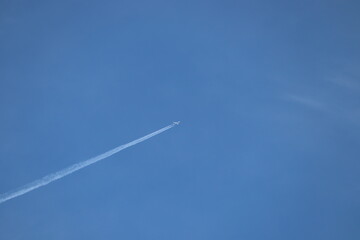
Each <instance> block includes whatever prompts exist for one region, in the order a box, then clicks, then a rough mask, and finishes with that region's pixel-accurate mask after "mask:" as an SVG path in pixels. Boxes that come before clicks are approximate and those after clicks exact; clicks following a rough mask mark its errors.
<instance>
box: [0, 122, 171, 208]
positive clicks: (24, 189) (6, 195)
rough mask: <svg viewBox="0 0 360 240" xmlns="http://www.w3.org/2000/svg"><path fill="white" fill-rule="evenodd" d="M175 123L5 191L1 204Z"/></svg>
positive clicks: (168, 127)
mask: <svg viewBox="0 0 360 240" xmlns="http://www.w3.org/2000/svg"><path fill="white" fill-rule="evenodd" d="M175 125H176V124H175V123H173V124H171V125H169V126H167V127H164V128H161V129H160V130H157V131H155V132H153V133H150V134H148V135H146V136H144V137H141V138H138V139H136V140H134V141H132V142H129V143H126V144H124V145H121V146H118V147H116V148H114V149H112V150H110V151H107V152H105V153H102V154H100V155H98V156H96V157H93V158H90V159H88V160H85V161H83V162H79V163H76V164H74V165H71V166H70V167H67V168H65V169H63V170H60V171H58V172H55V173H52V174H49V175H47V176H45V177H43V178H41V179H39V180H36V181H34V182H31V183H29V184H27V185H25V186H23V187H21V188H20V189H18V190H15V191H11V192H7V193H4V194H2V195H0V204H1V203H3V202H5V201H7V200H10V199H12V198H15V197H18V196H21V195H23V194H25V193H27V192H30V191H32V190H35V189H37V188H39V187H42V186H45V185H47V184H49V183H51V182H53V181H55V180H58V179H60V178H63V177H65V176H67V175H69V174H71V173H73V172H76V171H78V170H80V169H82V168H84V167H87V166H89V165H91V164H93V163H96V162H98V161H100V160H103V159H105V158H107V157H110V156H111V155H114V154H115V153H117V152H120V151H121V150H124V149H125V148H128V147H131V146H134V145H136V144H138V143H141V142H143V141H145V140H147V139H149V138H151V137H154V136H155V135H158V134H160V133H162V132H164V131H166V130H168V129H170V128H172V127H174V126H175Z"/></svg>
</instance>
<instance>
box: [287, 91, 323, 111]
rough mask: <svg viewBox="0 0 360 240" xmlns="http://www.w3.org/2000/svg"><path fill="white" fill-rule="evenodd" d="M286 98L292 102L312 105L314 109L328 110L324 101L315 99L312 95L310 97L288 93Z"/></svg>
mask: <svg viewBox="0 0 360 240" xmlns="http://www.w3.org/2000/svg"><path fill="white" fill-rule="evenodd" d="M285 99H286V100H288V101H292V102H295V103H298V104H302V105H305V106H307V107H311V108H313V109H318V110H322V111H327V106H326V105H325V104H324V103H322V102H320V101H318V100H315V99H313V98H311V97H308V96H300V95H295V94H287V95H286V96H285Z"/></svg>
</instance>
